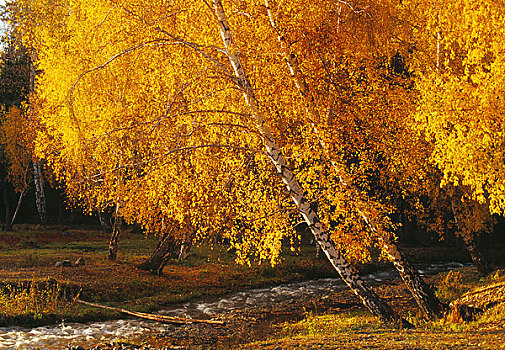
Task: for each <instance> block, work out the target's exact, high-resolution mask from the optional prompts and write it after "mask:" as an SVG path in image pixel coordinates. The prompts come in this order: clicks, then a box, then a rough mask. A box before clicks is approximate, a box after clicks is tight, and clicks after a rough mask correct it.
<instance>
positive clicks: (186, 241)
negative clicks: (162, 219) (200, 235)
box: [137, 227, 196, 276]
mask: <svg viewBox="0 0 505 350" xmlns="http://www.w3.org/2000/svg"><path fill="white" fill-rule="evenodd" d="M184 230H185V232H183V233H181V232H179V233H178V234H179V235H180V236H181V237H180V238H179V239H177V238H176V237H175V228H171V229H168V230H166V231H165V233H164V234H163V236H162V237H161V239H160V241H159V242H158V245H157V246H156V249H155V250H154V252H153V253H152V254H151V256H150V257H149V259H147V260H146V261H144V262H143V263H142V264H140V265H137V268H138V269H140V270H144V271H148V272H150V273H152V274H155V275H158V276H161V274H162V273H163V268H164V267H165V265H166V264H167V262H168V261H169V260H170V259H177V260H178V261H179V262H180V261H182V260H184V259H185V258H187V256H188V254H189V251H190V250H191V247H192V246H193V240H194V238H195V234H196V230H195V229H194V228H193V227H190V228H184Z"/></svg>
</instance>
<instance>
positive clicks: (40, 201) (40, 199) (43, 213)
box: [33, 160, 47, 225]
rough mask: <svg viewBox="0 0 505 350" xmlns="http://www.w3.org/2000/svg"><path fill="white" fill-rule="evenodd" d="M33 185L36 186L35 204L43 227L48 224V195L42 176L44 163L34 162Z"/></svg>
mask: <svg viewBox="0 0 505 350" xmlns="http://www.w3.org/2000/svg"><path fill="white" fill-rule="evenodd" d="M33 183H34V184H35V204H36V205H37V211H38V213H39V217H40V223H41V224H42V225H45V224H47V206H46V194H45V192H44V178H43V175H42V162H41V161H40V160H35V161H33Z"/></svg>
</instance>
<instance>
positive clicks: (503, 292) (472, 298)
mask: <svg viewBox="0 0 505 350" xmlns="http://www.w3.org/2000/svg"><path fill="white" fill-rule="evenodd" d="M503 302H505V282H500V283H494V284H492V285H489V286H485V287H481V288H477V289H475V290H473V291H471V292H469V293H466V294H465V295H463V296H462V297H461V298H459V299H456V300H454V301H453V302H451V303H450V304H449V306H450V307H451V313H452V319H453V321H455V322H458V321H465V322H469V321H474V320H475V319H476V318H477V316H478V315H480V314H481V313H483V312H484V311H485V310H487V309H489V308H491V307H493V306H495V305H497V304H500V303H503Z"/></svg>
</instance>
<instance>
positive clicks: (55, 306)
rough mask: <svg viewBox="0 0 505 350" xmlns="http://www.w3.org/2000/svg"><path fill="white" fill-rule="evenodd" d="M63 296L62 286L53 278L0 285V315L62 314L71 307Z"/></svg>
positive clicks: (39, 315) (35, 316) (37, 315)
mask: <svg viewBox="0 0 505 350" xmlns="http://www.w3.org/2000/svg"><path fill="white" fill-rule="evenodd" d="M73 304H74V303H73V302H70V301H68V300H66V298H65V297H64V296H63V289H62V286H61V285H60V284H59V283H58V282H57V281H55V280H52V279H46V280H42V281H36V280H32V281H28V282H25V283H22V284H21V285H17V286H16V285H12V284H7V285H5V286H3V287H0V316H4V317H18V316H33V318H34V319H40V318H42V317H43V316H44V315H51V314H63V313H65V312H68V311H69V310H70V309H71V308H73Z"/></svg>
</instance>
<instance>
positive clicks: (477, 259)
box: [463, 234, 493, 276]
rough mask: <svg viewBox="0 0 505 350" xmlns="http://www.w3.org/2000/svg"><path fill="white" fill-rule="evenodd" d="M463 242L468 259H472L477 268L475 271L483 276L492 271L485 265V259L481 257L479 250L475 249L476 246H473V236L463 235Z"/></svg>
mask: <svg viewBox="0 0 505 350" xmlns="http://www.w3.org/2000/svg"><path fill="white" fill-rule="evenodd" d="M463 240H464V241H465V247H466V250H467V252H468V254H470V257H471V258H472V261H473V264H474V265H475V267H476V268H477V271H479V273H480V274H481V275H483V276H487V275H489V274H490V273H491V272H492V271H493V269H492V268H491V266H489V264H488V263H487V261H486V259H484V257H483V256H482V254H481V253H480V251H479V249H478V248H477V245H476V244H475V237H474V236H473V235H471V234H470V235H465V236H464V237H463Z"/></svg>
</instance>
